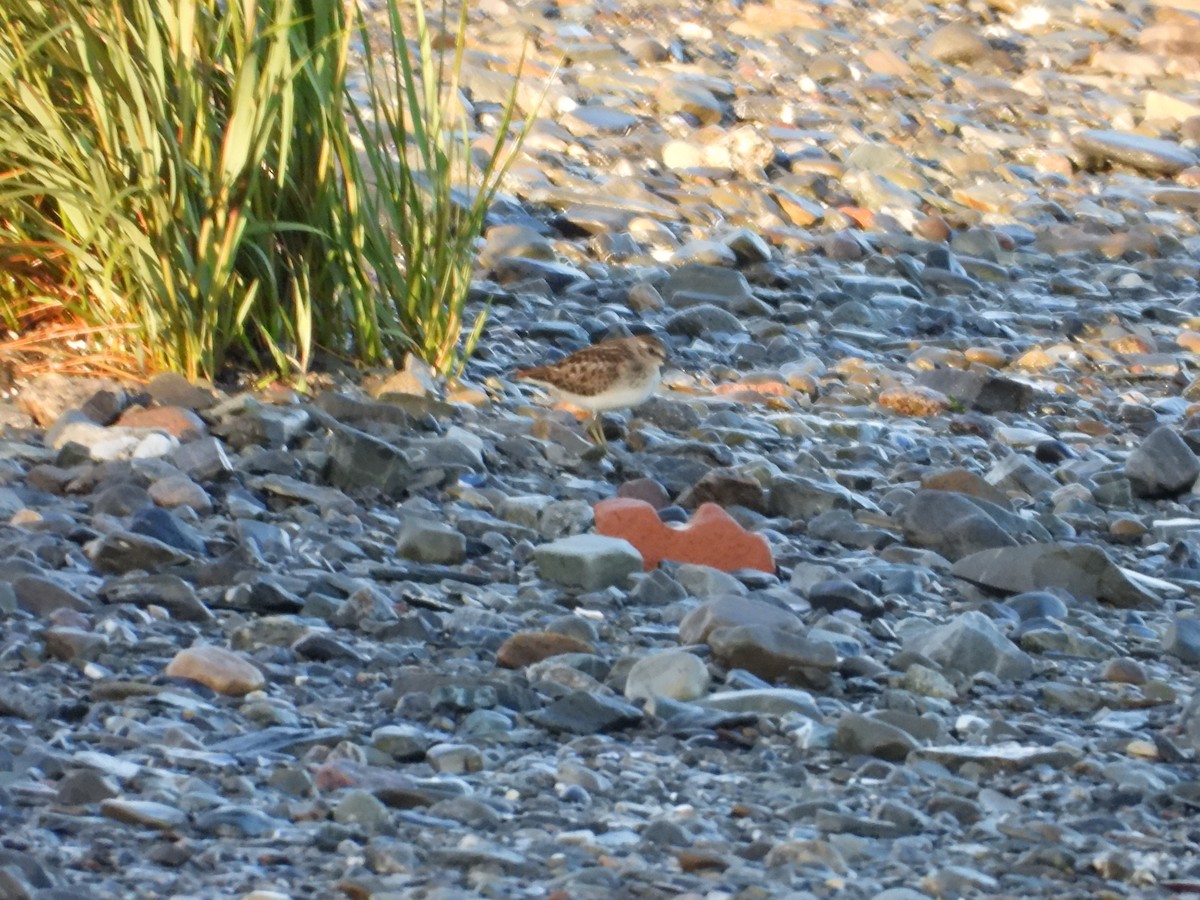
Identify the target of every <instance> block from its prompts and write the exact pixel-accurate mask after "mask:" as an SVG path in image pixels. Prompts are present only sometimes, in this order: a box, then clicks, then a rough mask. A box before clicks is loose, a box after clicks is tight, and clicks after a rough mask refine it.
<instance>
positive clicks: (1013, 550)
mask: <svg viewBox="0 0 1200 900" xmlns="http://www.w3.org/2000/svg"><path fill="white" fill-rule="evenodd" d="M950 572H951V574H952V575H956V576H957V577H959V578H962V579H964V580H966V581H970V582H973V583H974V584H977V585H979V586H980V587H985V588H990V589H992V590H996V591H1002V592H1005V593H1012V594H1022V593H1025V592H1026V591H1042V590H1045V589H1046V588H1062V589H1063V590H1065V591H1067V592H1069V593H1071V594H1073V595H1074V596H1076V597H1079V598H1081V599H1082V598H1090V599H1095V600H1099V601H1101V602H1103V603H1108V604H1111V605H1112V606H1120V607H1130V608H1153V607H1156V606H1157V605H1158V603H1159V599H1158V598H1157V597H1155V596H1154V595H1153V594H1151V593H1150V592H1149V591H1146V590H1143V589H1142V588H1140V587H1138V586H1137V585H1135V584H1134V583H1133V582H1132V581H1130V579H1129V578H1128V577H1127V576H1126V575H1125V573H1124V572H1122V571H1121V569H1120V568H1119V567H1118V566H1117V565H1115V564H1114V563H1113V562H1112V561H1111V560H1110V559H1109V558H1108V557H1107V556H1106V555H1105V554H1104V551H1103V550H1101V549H1100V548H1099V547H1095V546H1092V545H1089V544H1064V543H1054V544H1032V545H1030V546H1026V547H1000V548H997V549H994V550H981V551H980V552H978V553H972V554H971V555H970V556H966V557H964V558H962V559H960V560H959V561H958V562H956V563H955V564H954V567H953V568H952V569H951V570H950Z"/></svg>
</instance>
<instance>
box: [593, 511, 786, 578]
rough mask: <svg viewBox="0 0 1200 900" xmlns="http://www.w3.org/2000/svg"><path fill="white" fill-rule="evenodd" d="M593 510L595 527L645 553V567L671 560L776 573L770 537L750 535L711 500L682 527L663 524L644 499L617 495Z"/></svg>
mask: <svg viewBox="0 0 1200 900" xmlns="http://www.w3.org/2000/svg"><path fill="white" fill-rule="evenodd" d="M593 512H594V515H595V517H596V530H597V531H598V532H599V533H600V534H604V535H609V536H611V537H614V538H623V539H625V540H626V541H628V542H629V543H630V544H631V545H632V546H633V547H635V548H636V549H637V551H638V552H639V553H640V554H641V557H642V560H643V564H644V566H645V568H646V569H653V568H655V567H656V566H658V564H659V563H660V562H662V561H663V560H664V559H670V560H675V561H677V562H688V563H697V564H700V565H706V566H710V567H712V568H715V569H720V570H722V571H726V572H733V571H737V570H739V569H758V570H760V571H763V572H771V573H774V571H775V562H774V560H773V559H772V557H771V548H770V546H769V545H768V544H767V541H766V539H765V538H763V537H762V536H761V535H756V534H750V533H748V532H747V531H746V530H745V529H744V528H742V526H741V525H739V524H738V523H737V522H736V521H734V520H733V518H732V517H731V516H730V515H729V514H728V513H726V512H725V510H723V509H721V507H719V506H717V505H716V504H713V503H705V504H703V505H701V507H700V508H699V509H698V510H696V512H695V514H694V515H693V516H692V517H691V519H690V520H689V521H688V523H687V524H686V525H684V526H682V527H678V528H677V527H672V526H670V525H667V524H666V523H664V522H663V521H662V520H661V519H659V517H658V514H657V513H656V512H655V511H654V508H653V507H652V506H650V504H648V503H645V502H643V501H641V500H634V499H629V498H622V497H614V498H612V499H609V500H602V501H601V502H599V503H597V504H596V505H595V507H594V509H593Z"/></svg>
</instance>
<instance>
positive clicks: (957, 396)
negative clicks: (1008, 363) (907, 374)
mask: <svg viewBox="0 0 1200 900" xmlns="http://www.w3.org/2000/svg"><path fill="white" fill-rule="evenodd" d="M917 383H918V384H919V385H921V386H922V387H927V388H930V389H931V390H934V391H938V392H939V393H941V394H945V395H946V396H947V397H949V398H950V399H951V400H953V401H957V402H959V403H961V404H963V405H965V406H969V407H971V408H972V409H977V410H979V411H980V412H982V413H987V414H989V415H991V414H994V413H998V412H1022V411H1024V410H1025V409H1026V408H1028V406H1029V404H1030V403H1032V402H1033V388H1032V387H1031V386H1030V385H1028V384H1024V383H1022V382H1020V381H1016V380H1014V379H1012V378H1003V377H1001V376H998V375H988V374H985V373H983V372H976V371H974V370H971V369H932V370H930V371H928V372H922V373H921V374H920V375H918V376H917Z"/></svg>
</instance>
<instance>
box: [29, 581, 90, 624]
mask: <svg viewBox="0 0 1200 900" xmlns="http://www.w3.org/2000/svg"><path fill="white" fill-rule="evenodd" d="M12 590H13V594H14V595H15V599H16V606H17V607H18V608H19V609H23V610H25V612H28V613H32V614H33V615H35V616H37V617H38V618H39V619H44V618H47V617H49V615H50V614H51V613H52V612H54V611H55V610H58V609H71V610H75V611H77V612H87V611H89V610H90V609H91V608H92V604H91V603H89V602H88V601H87V600H85V599H84V598H83V597H80V596H79V595H78V594H76V593H75V592H74V591H70V590H67V589H66V588H64V587H62V586H61V585H59V584H56V583H55V582H53V581H51V580H50V579H48V578H42V577H40V576H37V575H22V576H20V577H18V578H16V579H14V580H13V582H12Z"/></svg>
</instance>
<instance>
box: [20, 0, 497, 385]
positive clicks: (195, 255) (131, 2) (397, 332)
mask: <svg viewBox="0 0 1200 900" xmlns="http://www.w3.org/2000/svg"><path fill="white" fill-rule="evenodd" d="M401 2H403V0H391V2H390V3H389V24H390V35H389V38H390V40H389V41H388V44H389V46H386V47H385V48H384V52H383V53H374V52H372V51H371V49H370V46H369V42H367V41H364V46H366V47H367V50H366V58H365V64H366V76H367V82H368V84H369V85H370V90H369V98H368V99H369V104H370V107H371V109H370V110H369V114H364V113H363V112H362V111H360V110H358V109H357V108H355V107H354V106H353V104H351V103H350V102H349V93H348V90H347V83H346V75H347V69H348V65H349V48H350V44H351V39H352V37H353V36H354V34H355V32H356V30H357V29H359V28H363V27H364V23H363V20H362V17H361V14H360V13H357V12H356V13H354V14H353V16H352V17H351V16H349V15H348V14H347V11H346V7H345V5H344V4H343V3H341V2H330V0H62V2H58V3H53V4H51V3H48V2H45V0H5V2H4V3H2V4H0V160H2V161H3V162H0V317H3V319H4V322H5V324H7V325H8V327H9V328H10V330H12V331H14V332H18V333H19V332H21V331H22V330H27V329H28V328H29V327H30V326H31V325H32V324H33V323H34V322H38V321H44V320H46V319H47V318H49V319H52V320H56V321H59V322H67V323H71V326H72V327H79V328H81V329H90V332H89V333H91V334H93V335H101V336H102V337H103V339H102V340H100V343H101V345H102V346H103V345H105V344H107V345H108V346H109V347H111V348H112V349H113V351H114V352H132V353H134V354H135V355H136V357H137V358H138V360H139V361H140V365H142V366H143V367H145V368H148V369H173V370H176V371H181V372H183V373H185V374H187V375H188V376H190V377H196V376H205V377H213V376H214V375H216V374H217V373H218V372H219V371H220V370H221V369H222V367H223V366H224V365H225V364H226V362H227V361H229V360H230V359H232V360H233V361H235V362H238V363H241V364H248V365H250V366H252V367H254V368H258V369H273V370H276V371H282V372H294V371H296V370H303V369H304V368H306V367H307V366H308V364H309V362H310V361H311V359H312V355H313V352H314V350H315V349H316V348H317V347H319V346H320V347H325V348H328V349H329V350H331V351H333V352H335V353H338V354H339V355H350V356H353V357H355V358H357V359H359V360H361V361H363V362H366V363H376V362H379V361H383V360H386V359H389V358H395V357H397V356H398V355H400V354H401V353H403V352H406V351H411V352H414V353H416V354H417V355H419V356H421V357H422V358H424V359H426V360H427V361H428V362H430V363H431V364H432V365H434V366H435V367H436V368H437V369H439V370H441V371H447V370H449V369H451V368H453V367H454V366H456V365H459V364H461V361H462V359H463V358H464V353H469V351H470V348H471V347H472V346H473V343H474V341H475V340H476V339H477V337H478V332H479V328H480V327H481V325H482V322H481V320H476V321H475V322H473V323H471V327H470V328H469V329H468V330H467V334H466V337H465V340H461V338H462V337H463V335H462V332H463V330H464V321H463V309H464V305H465V302H466V296H467V291H468V289H469V286H470V283H469V278H470V270H471V266H472V264H473V261H474V253H473V244H472V241H473V240H474V237H475V236H476V235H477V234H478V233H479V229H480V228H481V226H482V222H483V217H484V215H485V214H486V211H487V204H488V203H490V202H491V200H492V198H493V197H494V195H495V191H496V189H497V187H498V184H499V180H500V178H501V177H502V175H503V172H504V170H505V168H506V166H507V164H508V163H509V162H510V161H511V151H512V150H514V149H515V147H516V146H519V141H520V137H519V136H518V138H517V140H516V141H515V142H514V145H513V147H510V148H509V149H510V153H509V154H508V155H505V156H503V157H502V153H501V151H502V149H503V148H504V147H505V140H504V135H505V134H506V132H507V130H508V128H509V126H510V122H511V118H512V109H513V107H514V105H515V104H514V103H510V104H509V106H508V109H507V110H506V113H505V116H504V120H503V126H502V129H501V132H502V134H501V137H500V138H499V139H498V140H497V144H496V150H495V152H494V154H493V155H492V156H491V158H490V159H489V160H487V161H486V162H485V164H484V165H483V166H482V168H481V169H480V170H478V171H476V170H473V169H472V168H471V166H470V159H471V157H470V153H469V147H470V144H469V140H468V134H467V132H466V131H465V130H461V129H460V130H459V131H457V132H456V131H452V130H451V129H450V128H449V127H448V123H449V122H450V120H451V119H450V112H451V110H452V109H453V105H454V104H455V103H457V102H458V95H457V78H458V72H459V71H460V67H461V64H462V54H463V46H464V42H465V34H466V32H465V29H466V21H467V6H466V0H463V2H462V4H461V6H460V14H459V18H458V22H459V27H458V31H457V35H456V44H455V46H454V48H453V55H452V57H451V60H450V61H447V59H446V55H445V54H443V53H441V52H439V51H437V50H435V48H434V46H433V42H432V40H431V37H430V32H429V28H428V23H427V22H426V19H425V15H424V10H423V7H422V5H421V3H420V2H419V0H417V2H415V3H414V12H415V17H416V28H415V38H416V41H415V60H416V62H415V63H414V62H413V60H412V59H410V48H409V45H408V41H407V38H406V36H405V32H404V29H403V27H402V24H403V16H402V15H401V11H400V7H399V4H400V3H401ZM444 12H445V9H444V8H443V13H444ZM514 98H515V93H514ZM463 127H464V128H465V126H463ZM358 137H361V138H362V140H363V143H364V144H365V147H366V150H365V156H364V157H362V158H360V154H359V152H358V150H357V149H356V139H357V138H358ZM364 159H365V163H364ZM460 185H466V186H467V187H468V189H470V193H469V196H470V197H471V200H470V202H469V203H467V204H466V205H465V206H463V205H460V204H459V203H458V202H457V197H458V195H457V189H458V188H459V186H460ZM35 311H36V312H35Z"/></svg>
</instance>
